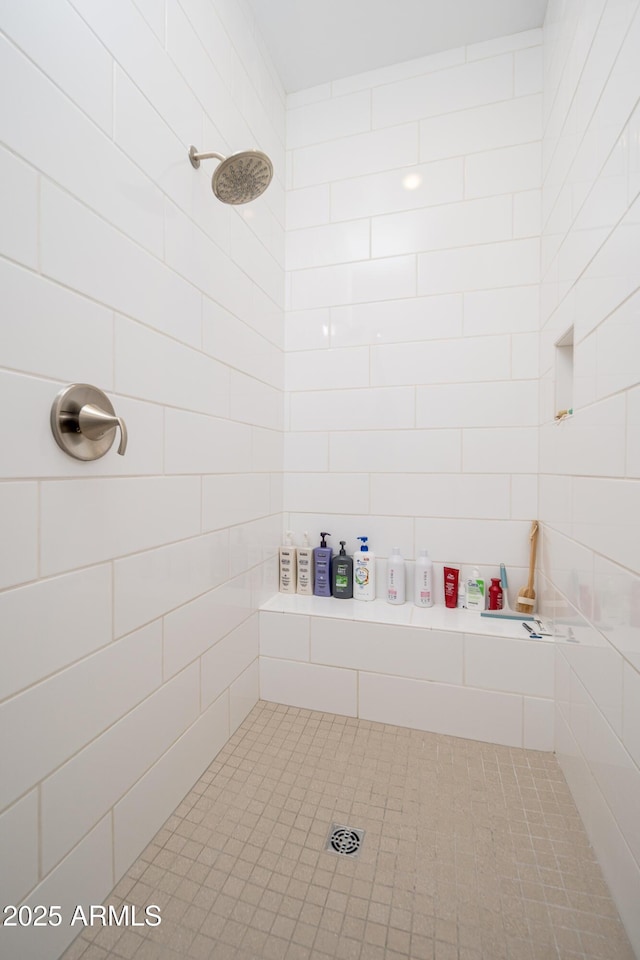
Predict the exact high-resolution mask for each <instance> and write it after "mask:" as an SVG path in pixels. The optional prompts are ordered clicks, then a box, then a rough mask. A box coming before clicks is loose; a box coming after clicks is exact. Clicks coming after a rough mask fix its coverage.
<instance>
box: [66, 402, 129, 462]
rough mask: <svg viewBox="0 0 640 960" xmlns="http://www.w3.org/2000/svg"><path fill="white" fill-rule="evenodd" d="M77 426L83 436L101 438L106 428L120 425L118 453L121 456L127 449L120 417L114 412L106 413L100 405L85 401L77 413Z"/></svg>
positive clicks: (124, 429) (93, 438) (125, 434)
mask: <svg viewBox="0 0 640 960" xmlns="http://www.w3.org/2000/svg"><path fill="white" fill-rule="evenodd" d="M78 426H79V428H80V433H82V434H83V435H84V436H85V437H89V439H90V440H101V439H102V437H104V435H105V434H106V433H107V431H108V430H112V429H113V428H114V427H120V446H119V447H118V453H119V454H120V456H121V457H123V456H124V453H125V450H126V449H127V440H128V435H127V427H126V424H125V422H124V420H123V419H122V417H116V416H115V414H114V415H112V414H110V413H108V412H107V411H106V410H103V409H102V407H98V406H96V404H95V403H85V405H84V406H83V407H81V408H80V413H79V414H78Z"/></svg>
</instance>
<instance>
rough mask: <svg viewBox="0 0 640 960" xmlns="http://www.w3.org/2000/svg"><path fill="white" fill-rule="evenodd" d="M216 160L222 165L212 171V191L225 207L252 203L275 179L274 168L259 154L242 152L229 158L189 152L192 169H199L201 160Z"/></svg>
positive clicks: (193, 151)
mask: <svg viewBox="0 0 640 960" xmlns="http://www.w3.org/2000/svg"><path fill="white" fill-rule="evenodd" d="M212 157H215V159H216V160H220V161H221V163H220V165H219V166H218V167H216V169H215V170H214V171H213V176H212V178H211V189H212V190H213V192H214V193H215V195H216V197H217V198H218V200H222V202H223V203H232V204H239V203H249V201H250V200H255V199H256V197H259V196H260V195H261V194H262V193H264V191H265V190H266V189H267V187H268V186H269V184H270V183H271V178H272V177H273V164H272V163H271V160H270V159H269V157H268V156H267V155H266V153H262V152H261V151H260V150H242V151H241V152H240V153H233V154H231V156H230V157H223V156H222V154H220V153H198V151H197V150H196V148H195V147H191V148H190V150H189V160H190V161H191V165H192V166H194V167H196V169H197V168H198V167H199V166H200V161H201V160H209V159H211V158H212Z"/></svg>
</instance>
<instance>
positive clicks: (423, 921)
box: [64, 702, 633, 960]
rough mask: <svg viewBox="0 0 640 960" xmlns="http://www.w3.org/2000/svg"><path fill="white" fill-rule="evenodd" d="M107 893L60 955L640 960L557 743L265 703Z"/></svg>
mask: <svg viewBox="0 0 640 960" xmlns="http://www.w3.org/2000/svg"><path fill="white" fill-rule="evenodd" d="M345 825H346V826H350V827H355V828H356V829H357V830H359V831H364V834H365V835H364V838H363V842H362V844H361V845H360V847H359V850H358V856H357V857H350V856H344V855H336V853H335V852H333V851H327V850H326V849H325V847H326V844H327V837H328V833H329V831H330V829H331V828H332V826H334V827H335V826H345ZM108 902H109V903H111V904H113V905H115V906H119V905H121V904H123V903H128V904H135V905H136V906H137V907H139V909H140V910H141V911H143V910H144V908H145V907H146V906H147V905H148V904H158V905H159V906H160V909H161V916H162V922H161V924H160V925H159V926H156V927H144V928H136V929H135V930H134V929H131V928H118V927H111V928H92V929H89V928H87V929H86V930H83V932H82V933H81V934H80V936H79V937H78V939H77V940H76V941H74V943H73V944H72V945H71V946H70V947H69V948H68V950H67V951H66V953H65V954H64V960H80V958H82V960H330V958H339V960H633V952H632V950H631V947H630V945H629V943H628V940H627V938H626V935H625V933H624V929H623V927H622V924H621V922H620V919H619V917H618V914H617V911H616V909H615V907H614V905H613V903H612V901H611V898H610V896H609V892H608V890H607V887H606V884H605V882H604V880H603V878H602V874H601V871H600V868H599V866H598V863H597V861H596V859H595V855H594V853H593V850H592V849H591V847H590V845H589V841H588V839H587V836H586V833H585V831H584V827H583V825H582V822H581V820H580V817H579V815H578V812H577V810H576V807H575V804H574V802H573V799H572V797H571V794H570V792H569V789H568V787H567V784H566V782H565V780H564V777H563V775H562V772H561V770H560V768H559V766H558V763H557V761H556V759H555V757H554V756H553V755H552V754H549V753H540V752H537V751H533V750H522V749H515V748H510V747H502V746H496V745H493V744H487V743H479V742H477V741H471V740H462V739H458V738H455V737H447V736H441V735H438V734H430V733H424V732H422V731H417V730H410V729H406V728H403V727H394V726H388V725H385V724H380V723H372V722H369V721H365V720H358V719H353V718H350V717H340V716H335V715H333V714H324V713H317V712H314V711H310V710H301V709H298V708H294V707H285V706H280V705H278V704H273V703H264V702H260V703H258V704H257V705H256V707H255V708H254V709H253V711H252V712H251V714H250V715H249V716H248V717H247V719H246V720H245V722H244V723H243V724H242V726H241V727H240V728H239V729H238V730H237V731H236V733H235V734H234V735H233V736H232V737H231V739H230V740H229V742H228V743H227V744H226V746H225V747H224V749H223V750H222V751H221V752H220V753H219V754H218V756H217V757H216V759H215V760H214V761H213V763H212V764H211V765H210V767H209V768H208V769H207V770H206V771H205V772H204V774H203V775H202V777H201V778H200V780H199V781H198V782H197V783H196V784H195V786H194V787H193V789H192V790H191V791H190V792H189V794H188V795H187V796H186V797H185V798H184V800H183V801H182V803H181V804H180V806H179V807H178V809H177V810H176V811H175V813H174V814H173V816H172V817H170V819H169V820H168V821H167V823H166V824H165V825H164V827H163V828H162V829H161V830H160V831H159V832H158V834H157V836H156V837H155V838H154V839H153V841H152V842H151V843H150V844H149V846H148V847H147V849H146V850H145V851H144V852H143V854H142V855H141V857H140V858H139V859H138V860H137V861H136V862H135V863H134V864H133V865H132V867H131V868H130V870H129V871H128V872H127V874H126V876H125V877H124V878H123V879H122V880H121V881H120V883H119V884H118V885H117V887H116V888H115V890H114V891H113V893H112V895H111V897H110V898H109V900H108Z"/></svg>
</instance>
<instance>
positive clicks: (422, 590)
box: [413, 550, 433, 607]
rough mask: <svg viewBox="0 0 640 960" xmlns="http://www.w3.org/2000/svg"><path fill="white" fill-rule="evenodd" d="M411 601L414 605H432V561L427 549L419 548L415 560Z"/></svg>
mask: <svg viewBox="0 0 640 960" xmlns="http://www.w3.org/2000/svg"><path fill="white" fill-rule="evenodd" d="M413 602H414V603H415V605H416V607H432V606H433V561H432V560H431V557H430V556H429V551H428V550H421V551H420V553H419V554H418V558H417V560H416V566H415V583H414V588H413Z"/></svg>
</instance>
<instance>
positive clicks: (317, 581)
mask: <svg viewBox="0 0 640 960" xmlns="http://www.w3.org/2000/svg"><path fill="white" fill-rule="evenodd" d="M330 536H331V534H330V533H327V532H326V531H321V533H320V537H321V540H320V546H319V547H315V549H314V551H313V570H314V580H313V593H314V596H316V597H330V596H331V557H332V556H333V550H332V549H331V547H328V546H327V541H326V540H325V537H330Z"/></svg>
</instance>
